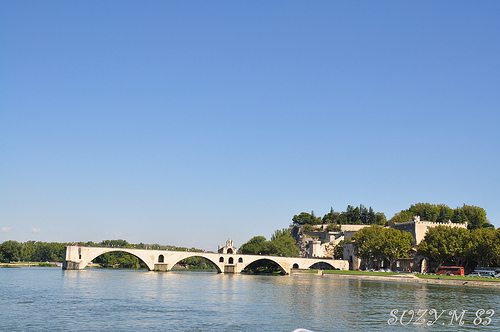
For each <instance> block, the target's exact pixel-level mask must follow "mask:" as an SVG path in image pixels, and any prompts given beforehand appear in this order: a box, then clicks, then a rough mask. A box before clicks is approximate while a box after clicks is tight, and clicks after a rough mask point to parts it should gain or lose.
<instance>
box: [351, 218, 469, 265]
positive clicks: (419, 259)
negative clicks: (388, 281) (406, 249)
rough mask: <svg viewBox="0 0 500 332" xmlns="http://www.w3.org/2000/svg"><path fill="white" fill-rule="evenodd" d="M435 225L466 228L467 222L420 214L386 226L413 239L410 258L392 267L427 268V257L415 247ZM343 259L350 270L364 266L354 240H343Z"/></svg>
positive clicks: (397, 262) (398, 261) (399, 261)
mask: <svg viewBox="0 0 500 332" xmlns="http://www.w3.org/2000/svg"><path fill="white" fill-rule="evenodd" d="M437 226H448V227H458V228H467V223H464V224H459V223H452V222H451V221H448V222H444V223H439V222H432V221H420V216H415V217H413V220H410V221H407V222H402V223H393V224H392V225H390V226H387V227H392V228H394V229H397V230H399V231H406V232H409V233H410V234H411V235H412V236H413V239H414V241H413V243H412V245H413V250H412V253H411V254H410V258H407V259H400V260H397V261H396V262H395V265H394V267H393V268H395V269H397V270H400V271H417V272H424V271H426V270H428V267H429V266H428V263H429V262H428V259H427V258H426V257H423V256H421V255H419V254H418V253H417V250H416V247H417V245H418V244H419V243H420V242H421V241H422V240H423V239H424V237H425V234H426V233H427V230H429V228H432V227H437ZM351 237H352V235H351ZM344 259H345V260H347V261H349V269H350V270H356V269H359V268H360V267H362V268H366V267H365V266H361V260H360V259H359V257H356V255H355V254H354V242H348V241H346V242H344ZM375 263H378V265H380V264H381V262H375ZM371 264H372V265H373V266H375V265H377V264H374V262H371ZM379 267H381V266H379Z"/></svg>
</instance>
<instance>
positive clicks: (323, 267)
mask: <svg viewBox="0 0 500 332" xmlns="http://www.w3.org/2000/svg"><path fill="white" fill-rule="evenodd" d="M309 268H310V269H311V270H338V269H336V268H335V267H333V266H332V265H330V264H328V263H326V262H318V263H315V264H313V265H311V266H310V267H309Z"/></svg>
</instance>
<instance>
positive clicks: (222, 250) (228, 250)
mask: <svg viewBox="0 0 500 332" xmlns="http://www.w3.org/2000/svg"><path fill="white" fill-rule="evenodd" d="M237 250H238V248H236V247H235V246H234V244H233V240H231V239H227V241H226V245H225V246H223V245H219V247H218V249H217V252H218V253H219V254H235V253H236V251H237Z"/></svg>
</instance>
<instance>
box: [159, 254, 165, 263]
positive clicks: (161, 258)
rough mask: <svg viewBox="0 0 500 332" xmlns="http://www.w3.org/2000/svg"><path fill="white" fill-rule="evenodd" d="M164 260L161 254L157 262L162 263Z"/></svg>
mask: <svg viewBox="0 0 500 332" xmlns="http://www.w3.org/2000/svg"><path fill="white" fill-rule="evenodd" d="M164 261H165V257H163V255H160V256H158V263H163V262H164Z"/></svg>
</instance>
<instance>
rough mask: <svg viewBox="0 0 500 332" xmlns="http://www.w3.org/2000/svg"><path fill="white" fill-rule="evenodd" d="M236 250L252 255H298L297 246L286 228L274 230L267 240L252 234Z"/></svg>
mask: <svg viewBox="0 0 500 332" xmlns="http://www.w3.org/2000/svg"><path fill="white" fill-rule="evenodd" d="M238 252H239V253H242V254H252V255H260V254H262V255H271V256H285V257H298V256H299V248H298V247H297V246H296V241H295V239H294V238H293V237H292V236H291V235H290V231H289V230H288V229H279V230H276V231H275V232H274V233H273V235H272V236H271V240H270V241H267V240H266V238H265V237H264V236H254V237H253V238H251V239H250V240H249V241H248V242H246V243H244V244H243V245H242V246H241V247H240V249H239V250H238Z"/></svg>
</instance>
